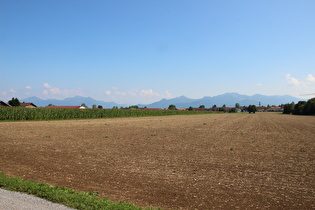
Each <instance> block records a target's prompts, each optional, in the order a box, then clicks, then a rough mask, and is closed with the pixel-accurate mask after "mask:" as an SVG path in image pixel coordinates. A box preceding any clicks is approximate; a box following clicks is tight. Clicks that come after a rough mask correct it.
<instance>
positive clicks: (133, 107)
mask: <svg viewBox="0 0 315 210" xmlns="http://www.w3.org/2000/svg"><path fill="white" fill-rule="evenodd" d="M138 108H139V107H138V106H137V105H132V106H129V109H138Z"/></svg>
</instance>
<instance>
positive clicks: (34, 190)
mask: <svg viewBox="0 0 315 210" xmlns="http://www.w3.org/2000/svg"><path fill="white" fill-rule="evenodd" d="M0 188H3V189H6V190H10V191H17V192H23V193H27V194H31V195H35V196H37V197H40V198H44V199H46V200H49V201H51V202H54V203H59V204H62V205H65V206H68V207H71V208H75V209H126V210H140V209H142V208H140V207H137V206H135V205H133V204H130V203H127V202H113V201H110V200H108V199H107V198H102V197H100V196H99V195H98V193H97V192H88V193H87V192H77V191H75V190H73V189H70V188H66V187H58V186H51V185H48V184H44V183H39V182H34V181H27V180H23V179H21V178H12V177H8V176H6V175H4V174H3V173H0ZM146 209H152V208H146Z"/></svg>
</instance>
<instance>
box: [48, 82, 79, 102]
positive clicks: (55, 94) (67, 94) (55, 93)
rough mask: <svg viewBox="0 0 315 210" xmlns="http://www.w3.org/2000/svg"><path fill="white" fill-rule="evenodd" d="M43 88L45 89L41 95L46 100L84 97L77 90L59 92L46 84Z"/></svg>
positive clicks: (58, 89) (59, 90)
mask: <svg viewBox="0 0 315 210" xmlns="http://www.w3.org/2000/svg"><path fill="white" fill-rule="evenodd" d="M43 87H44V88H45V90H43V92H42V94H44V96H46V98H57V99H62V98H65V97H72V96H76V95H80V96H84V94H83V92H82V90H81V89H79V88H76V89H63V90H61V89H60V88H57V87H53V86H51V85H50V84H48V83H44V84H43Z"/></svg>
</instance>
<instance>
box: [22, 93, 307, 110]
mask: <svg viewBox="0 0 315 210" xmlns="http://www.w3.org/2000/svg"><path fill="white" fill-rule="evenodd" d="M301 100H304V101H306V100H305V99H300V98H295V97H292V96H289V95H279V96H265V95H260V94H256V95H253V96H247V95H241V94H238V93H225V94H222V95H218V96H213V97H210V96H205V97H203V98H201V99H191V98H187V97H186V96H180V97H177V98H172V99H162V100H160V101H158V102H154V103H152V104H139V105H138V106H139V107H144V106H146V107H148V108H168V106H169V105H171V104H174V105H175V106H176V107H177V108H188V107H190V106H192V107H199V106H200V105H205V107H206V108H209V107H212V106H213V105H217V106H218V107H220V106H223V104H225V105H226V106H227V107H233V106H235V104H236V103H239V104H240V105H241V106H248V105H250V104H254V105H256V106H258V105H259V104H260V105H262V106H267V105H268V104H269V105H276V106H277V105H280V104H286V103H291V102H292V101H294V102H295V103H297V102H298V101H301ZM20 101H21V102H23V101H24V102H32V103H34V104H35V105H37V106H38V107H45V106H47V105H48V104H53V105H55V106H80V105H81V104H82V103H85V104H86V105H87V106H88V107H89V108H91V107H92V105H93V104H95V105H96V106H98V105H101V106H103V108H112V107H113V106H118V107H121V106H123V107H126V106H129V105H127V104H117V103H115V102H104V101H97V100H95V99H93V98H91V97H81V96H75V97H73V98H66V99H63V100H56V99H47V100H43V99H40V98H37V97H30V98H26V99H22V100H20Z"/></svg>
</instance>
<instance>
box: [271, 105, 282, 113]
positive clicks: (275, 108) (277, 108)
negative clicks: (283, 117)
mask: <svg viewBox="0 0 315 210" xmlns="http://www.w3.org/2000/svg"><path fill="white" fill-rule="evenodd" d="M268 111H269V112H283V108H282V107H281V106H272V107H270V108H269V109H268Z"/></svg>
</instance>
